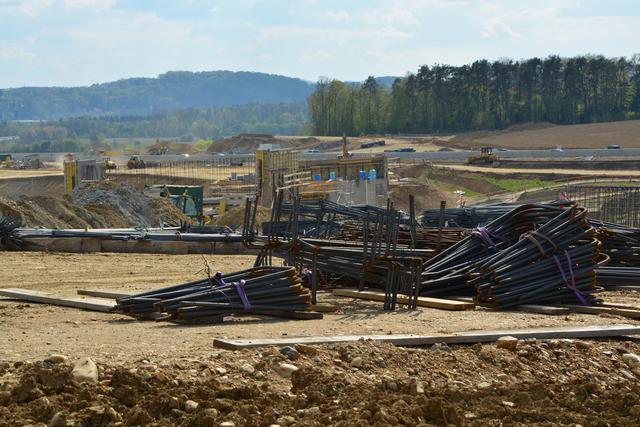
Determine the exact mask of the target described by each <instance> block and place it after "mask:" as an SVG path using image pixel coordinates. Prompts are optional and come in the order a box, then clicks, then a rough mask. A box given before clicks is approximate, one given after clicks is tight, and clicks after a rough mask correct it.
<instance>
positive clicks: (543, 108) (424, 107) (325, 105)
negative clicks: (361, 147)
mask: <svg viewBox="0 0 640 427" xmlns="http://www.w3.org/2000/svg"><path fill="white" fill-rule="evenodd" d="M309 113H310V116H311V117H310V118H311V131H312V133H313V134H314V135H341V134H342V133H343V132H346V133H347V134H348V135H359V134H372V133H398V132H400V133H434V132H464V131H471V130H492V129H504V128H507V127H509V126H511V125H514V124H519V123H526V122H551V123H555V124H577V123H594V122H605V121H616V120H627V119H639V118H640V55H635V56H634V57H632V58H606V57H604V56H601V55H588V56H577V57H572V58H561V57H559V56H549V57H547V58H531V59H527V60H520V61H513V60H508V59H503V60H499V61H494V62H490V61H487V60H478V61H475V62H474V63H472V64H469V65H463V66H450V65H433V66H427V65H424V66H422V67H420V68H419V69H418V70H417V72H416V73H415V74H414V73H411V74H408V75H407V76H406V77H403V78H401V79H396V80H395V81H394V83H393V85H392V86H391V87H387V86H385V85H381V84H380V83H379V81H378V80H377V79H375V78H374V77H369V78H368V79H367V80H366V81H365V82H364V83H363V84H355V85H354V84H351V83H349V82H346V83H345V82H340V81H337V80H326V79H323V80H320V81H319V82H318V83H317V85H316V89H315V91H314V92H313V94H312V95H311V96H310V97H309Z"/></svg>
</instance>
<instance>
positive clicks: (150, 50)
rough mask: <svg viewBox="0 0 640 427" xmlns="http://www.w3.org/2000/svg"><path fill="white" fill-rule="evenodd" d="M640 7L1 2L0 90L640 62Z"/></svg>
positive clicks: (618, 0) (387, 1)
mask: <svg viewBox="0 0 640 427" xmlns="http://www.w3.org/2000/svg"><path fill="white" fill-rule="evenodd" d="M638 40H640V1H639V0H606V1H605V0H536V1H525V0H412V1H410V0H406V1H405V0H398V1H391V0H370V1H359V0H354V1H346V0H345V1H337V0H326V1H325V0H299V1H284V0H282V1H279V0H271V1H267V0H264V1H261V0H209V1H205V0H166V1H164V0H157V1H150V0H0V88H7V87H18V86H54V85H55V86H75V85H88V84H92V83H98V82H106V81H112V80H116V79H120V78H126V77H153V76H156V75H158V74H161V73H163V72H166V71H169V70H189V71H202V70H220V69H226V70H234V71H237V70H248V71H261V72H267V73H274V74H283V75H287V76H294V77H300V78H303V79H306V80H311V81H314V80H316V79H317V78H318V77H320V76H325V77H331V78H338V79H347V80H363V79H364V78H366V76H368V75H371V74H373V75H377V76H382V75H404V74H406V73H407V72H408V71H416V69H417V68H418V66H419V65H422V64H434V63H449V64H455V65H459V64H464V63H470V62H472V61H474V60H475V59H478V58H487V59H490V60H495V59H498V58H505V57H508V58H514V59H519V58H527V57H531V56H541V57H543V56H547V55H549V54H560V55H563V56H569V55H576V54H586V53H597V54H604V55H607V56H628V57H630V56H631V55H633V54H634V53H638V52H640V44H639V43H638Z"/></svg>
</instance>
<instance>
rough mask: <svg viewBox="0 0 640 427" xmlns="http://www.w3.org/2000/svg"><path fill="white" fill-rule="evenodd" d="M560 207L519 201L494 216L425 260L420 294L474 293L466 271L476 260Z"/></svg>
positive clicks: (537, 224)
mask: <svg viewBox="0 0 640 427" xmlns="http://www.w3.org/2000/svg"><path fill="white" fill-rule="evenodd" d="M562 212H563V209H562V208H560V207H557V206H550V205H521V206H518V207H516V208H515V209H512V210H511V211H509V212H507V213H505V214H503V215H502V216H501V217H499V218H497V219H495V220H494V221H492V222H491V223H489V224H487V226H486V227H478V228H475V229H474V230H473V231H472V233H471V235H470V236H468V237H466V238H465V239H464V240H461V241H460V242H458V243H457V244H455V245H453V246H451V247H450V248H448V249H447V250H445V251H443V252H441V253H439V254H438V255H436V256H434V257H433V258H431V259H429V260H427V261H426V262H425V263H424V266H423V267H424V270H423V273H422V286H421V289H422V294H424V295H430V296H436V295H437V296H443V295H473V294H475V289H474V288H473V287H472V286H470V285H469V283H468V280H469V278H470V276H469V274H470V272H471V271H472V270H473V268H474V267H475V266H476V265H477V263H478V262H480V261H482V260H484V259H486V258H488V257H490V256H491V255H493V254H495V253H496V252H499V251H502V250H504V249H506V248H507V247H509V246H511V245H512V244H513V243H515V242H517V241H518V239H519V238H520V236H521V235H523V234H524V233H528V232H532V231H535V230H536V228H538V227H540V226H541V225H542V224H545V223H547V222H548V221H549V220H551V219H552V218H554V217H556V216H557V215H558V214H560V213H562Z"/></svg>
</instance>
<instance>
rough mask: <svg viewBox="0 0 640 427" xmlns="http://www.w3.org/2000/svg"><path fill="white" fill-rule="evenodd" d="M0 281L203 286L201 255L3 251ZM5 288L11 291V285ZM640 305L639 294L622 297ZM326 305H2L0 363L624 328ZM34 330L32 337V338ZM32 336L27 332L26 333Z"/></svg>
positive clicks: (514, 315) (231, 263)
mask: <svg viewBox="0 0 640 427" xmlns="http://www.w3.org/2000/svg"><path fill="white" fill-rule="evenodd" d="M207 259H209V262H210V264H211V265H212V267H213V268H214V269H216V270H220V271H232V270H238V269H241V268H246V267H248V266H250V265H251V263H252V262H253V259H254V258H253V256H233V255H227V256H224V255H218V256H211V257H208V258H207ZM2 263H3V268H2V271H0V282H1V283H3V284H9V285H8V286H12V287H22V288H27V289H33V290H39V291H45V292H51V293H54V294H57V295H74V294H75V293H76V290H77V289H88V288H89V289H90V288H93V289H95V288H99V289H111V290H125V291H131V292H136V291H143V290H148V289H152V288H155V287H161V286H168V285H170V284H176V283H183V282H186V281H190V280H194V279H197V278H202V277H205V276H204V275H205V273H204V266H205V264H204V261H203V258H202V256H199V255H147V254H109V253H100V254H56V253H54V254H44V253H38V252H4V253H2ZM5 286H7V285H5ZM623 298H624V299H625V300H626V301H627V303H628V304H634V303H636V302H640V297H639V296H638V295H637V294H629V295H626V296H624V297H623ZM320 299H321V302H327V303H332V304H333V303H335V304H338V305H339V306H340V310H339V311H338V312H335V313H326V314H325V318H324V319H322V320H309V321H285V320H274V319H268V320H258V319H254V320H238V321H234V322H230V323H228V324H223V325H211V326H184V325H173V324H169V323H164V322H163V323H156V322H146V321H134V320H132V319H130V318H128V317H126V316H122V315H119V314H104V313H95V312H85V311H81V310H75V309H70V308H60V307H50V306H45V305H38V304H28V305H29V306H28V307H26V306H25V305H24V304H16V303H13V302H5V301H3V302H2V303H0V319H1V320H0V324H2V325H3V327H2V329H3V330H5V331H8V332H9V333H8V335H7V339H5V340H2V341H0V354H3V355H4V357H10V358H12V359H13V358H15V359H22V358H25V359H33V358H42V357H45V356H46V355H47V354H49V353H51V352H63V353H65V354H91V355H93V356H94V357H97V358H98V359H100V360H105V361H106V360H120V359H121V358H122V357H125V356H126V357H127V358H130V357H133V358H136V357H151V356H153V355H161V354H164V353H165V352H169V353H170V354H172V355H174V356H176V357H189V356H199V357H206V356H207V355H209V354H210V352H211V343H212V340H213V338H216V337H227V338H259V337H264V338H277V337H281V336H314V335H349V334H353V333H358V334H385V333H397V334H407V333H409V334H436V335H437V334H446V333H453V332H459V331H466V330H473V329H509V328H524V327H543V326H571V325H583V324H589V323H621V322H629V320H628V319H623V318H618V317H602V316H599V317H598V316H592V315H582V314H571V315H569V316H560V317H558V316H546V315H537V314H529V313H520V312H500V313H496V312H492V311H489V310H475V311H468V312H450V311H444V310H436V309H428V308H421V309H419V310H416V311H407V310H397V311H394V312H383V311H382V310H381V306H382V304H381V303H376V302H364V301H357V300H352V299H345V298H336V297H333V296H332V295H330V294H328V293H324V294H322V295H321V297H320ZM27 331H28V332H27ZM23 332H27V333H23Z"/></svg>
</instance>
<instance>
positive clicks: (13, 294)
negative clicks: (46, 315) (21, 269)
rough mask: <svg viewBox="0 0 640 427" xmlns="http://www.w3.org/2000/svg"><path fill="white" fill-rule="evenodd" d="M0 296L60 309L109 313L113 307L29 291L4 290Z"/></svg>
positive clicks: (102, 301) (82, 299) (90, 300)
mask: <svg viewBox="0 0 640 427" xmlns="http://www.w3.org/2000/svg"><path fill="white" fill-rule="evenodd" d="M0 296H3V297H9V298H11V299H15V300H20V301H29V302H37V303H42V304H51V305H59V306H62V307H72V308H81V309H83V310H91V311H102V312H110V311H112V310H113V308H114V307H115V304H114V303H112V302H106V301H104V300H99V299H87V298H77V297H56V296H53V295H51V294H49V293H46V292H38V291H32V290H29V289H19V288H5V289H0Z"/></svg>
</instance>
